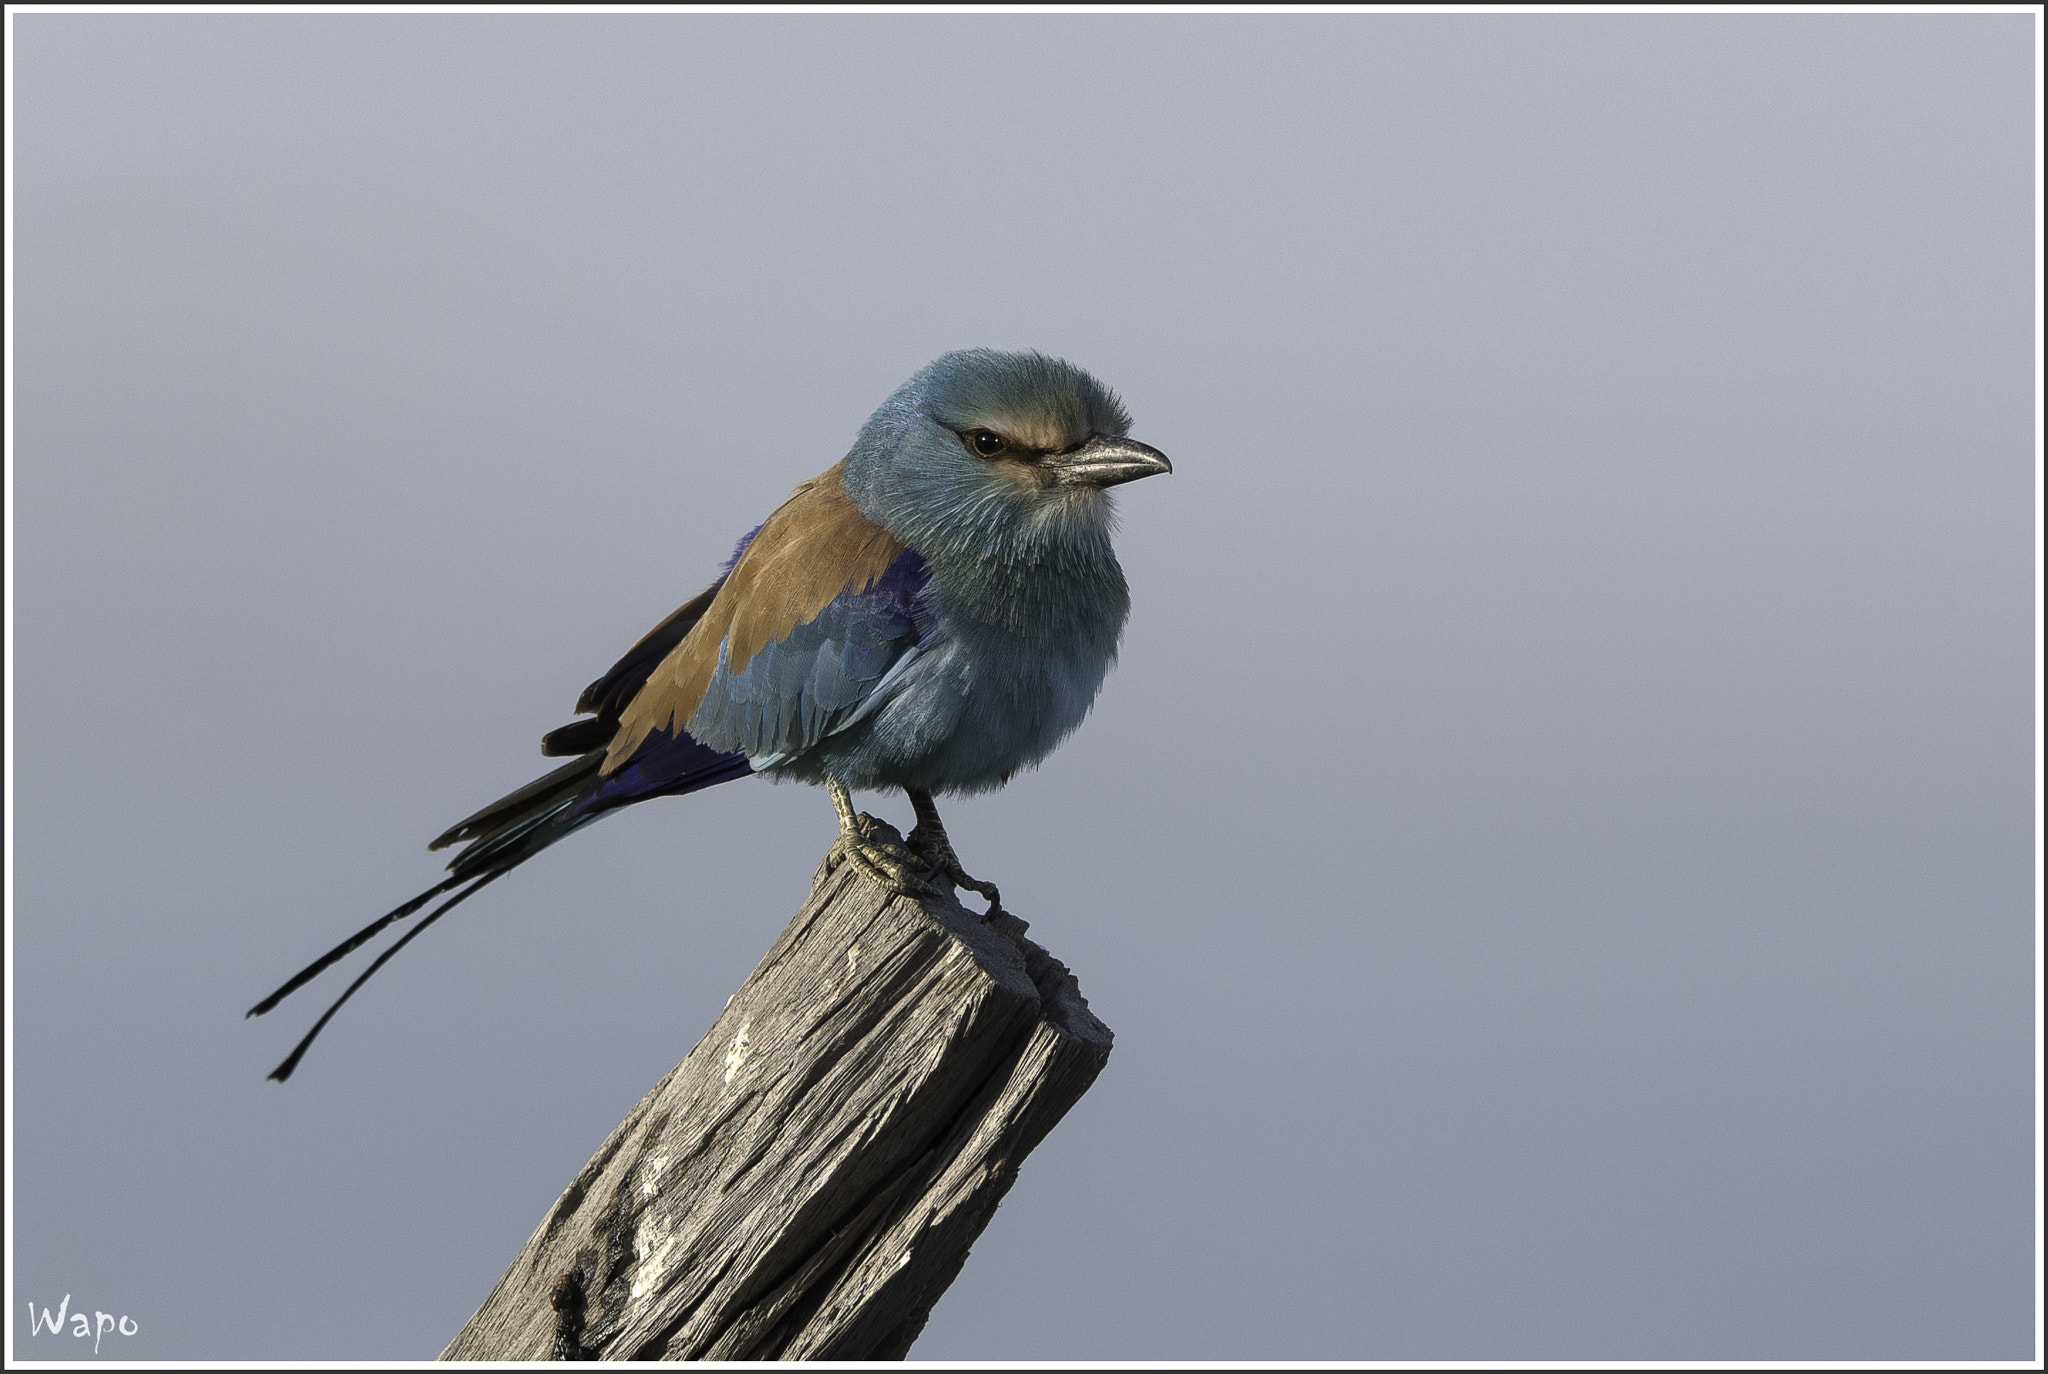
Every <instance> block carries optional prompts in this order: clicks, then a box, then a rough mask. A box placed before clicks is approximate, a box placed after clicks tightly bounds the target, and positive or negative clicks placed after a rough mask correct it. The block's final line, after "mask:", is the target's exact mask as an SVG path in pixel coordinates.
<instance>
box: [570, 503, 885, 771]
mask: <svg viewBox="0 0 2048 1374" xmlns="http://www.w3.org/2000/svg"><path fill="white" fill-rule="evenodd" d="M843 468H844V464H842V463H834V464H833V465H832V466H831V467H829V468H827V469H826V470H825V471H824V472H822V473H819V474H818V475H817V476H816V477H813V478H812V479H811V480H810V481H808V482H805V483H804V484H803V485H801V486H799V487H798V488H797V489H796V491H795V492H794V493H792V494H791V496H790V498H789V499H788V500H787V501H785V502H783V503H782V505H781V506H780V507H778V508H777V509H776V512H775V514H773V515H771V516H769V517H768V522H767V523H766V524H764V525H762V526H761V532H760V533H759V534H756V535H755V536H754V538H753V542H752V543H750V544H748V545H747V549H746V552H745V553H743V554H741V555H740V560H739V562H737V563H735V564H734V565H733V569H732V571H731V572H730V573H729V574H727V575H726V579H725V582H724V583H723V584H722V585H721V586H720V587H719V588H718V593H717V595H716V596H714V597H713V598H712V600H711V605H710V606H709V607H708V608H707V609H706V610H705V611H704V613H703V616H702V618H701V619H699V620H698V621H697V623H696V625H695V626H694V627H693V628H692V629H691V630H690V632H689V633H688V634H687V635H685V636H684V637H683V640H682V642H681V643H680V644H677V645H676V646H675V648H673V649H671V650H670V651H669V653H668V655H667V656H666V657H665V658H663V659H662V660H661V662H660V663H659V664H658V665H656V667H655V669H654V671H653V672H651V673H649V674H648V676H647V684H646V685H645V686H644V687H642V688H641V689H640V690H639V692H637V693H636V694H635V695H634V697H633V699H632V700H631V701H630V702H628V703H627V704H626V707H625V709H624V710H623V711H622V712H621V713H620V716H619V731H618V733H617V734H616V735H614V736H613V737H612V741H611V748H610V750H609V751H608V752H607V753H606V754H605V760H604V771H605V772H607V773H609V772H611V771H612V770H613V769H615V768H617V767H618V766H619V765H620V764H621V763H623V762H624V761H625V760H626V759H628V758H630V757H631V756H632V753H633V751H634V750H635V749H638V748H639V747H640V744H641V741H643V740H645V739H646V738H647V736H648V735H649V734H651V733H652V732H654V731H656V730H660V731H664V732H667V733H670V734H673V733H675V732H676V731H678V730H681V729H684V728H686V727H687V725H688V722H689V719H690V717H691V716H692V715H694V714H695V713H696V710H697V707H698V705H699V704H700V703H701V702H702V701H703V700H704V692H705V689H706V688H708V687H709V686H710V685H711V676H712V674H713V673H715V672H717V671H718V650H719V646H720V645H721V644H725V645H727V649H726V664H727V669H728V671H730V672H734V673H738V672H741V671H744V670H745V668H746V666H747V664H748V663H749V662H751V661H752V659H753V657H754V655H755V654H757V653H759V652H760V651H761V648H762V646H763V645H766V644H771V643H775V642H778V641H780V640H783V639H786V638H788V637H789V632H790V631H791V630H793V629H795V628H796V627H797V626H799V625H803V624H807V623H809V622H810V621H812V620H815V619H817V618H818V614H819V612H821V611H823V610H824V609H825V607H827V606H828V605H830V604H831V603H832V600H833V598H835V597H837V596H839V595H840V594H841V593H842V592H847V591H859V590H861V589H862V588H864V587H866V586H867V585H868V584H869V583H870V582H873V581H875V580H876V579H877V578H879V577H881V575H882V574H883V573H884V572H886V571H888V568H889V565H890V563H892V562H893V561H895V558H896V555H897V554H899V553H901V552H903V544H902V542H901V541H899V540H898V539H897V538H896V536H894V535H892V534H890V533H889V532H888V531H887V530H885V529H883V528H882V527H881V526H880V525H877V524H876V523H874V521H872V520H870V519H868V518H867V517H866V516H865V515H862V514H861V513H860V509H859V507H857V506H855V505H854V504H853V499H852V498H851V497H849V496H848V495H847V494H846V484H845V482H844V481H843V480H842V469H843Z"/></svg>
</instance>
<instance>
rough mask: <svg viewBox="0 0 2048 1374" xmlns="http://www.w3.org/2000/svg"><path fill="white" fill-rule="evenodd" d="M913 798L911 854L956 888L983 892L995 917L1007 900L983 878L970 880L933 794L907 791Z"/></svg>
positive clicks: (908, 837)
mask: <svg viewBox="0 0 2048 1374" xmlns="http://www.w3.org/2000/svg"><path fill="white" fill-rule="evenodd" d="M903 792H904V795H905V796H907V797H909V798H910V805H911V807H912V808H913V809H915V810H916V812H917V825H916V826H915V827H914V828H913V829H912V830H911V832H910V834H909V835H908V836H907V837H906V839H905V843H907V844H908V845H909V846H910V851H911V852H912V853H913V854H915V855H917V856H918V857H919V858H921V859H923V860H924V861H925V862H926V863H928V864H930V865H931V866H932V871H933V872H935V873H938V874H940V875H942V876H943V877H944V878H945V879H946V880H947V881H948V882H950V883H952V884H953V886H955V887H964V888H966V889H967V890H968V891H970V892H979V893H980V894H981V895H982V896H984V897H986V898H988V914H989V915H991V916H993V915H995V914H996V913H997V912H999V911H1001V910H1002V909H1003V899H1002V898H1001V897H1000V896H998V895H997V893H996V885H995V884H994V883H985V882H983V881H981V879H979V878H970V877H968V876H967V870H966V869H964V868H962V867H960V856H959V855H958V854H955V853H954V852H953V841H952V840H950V839H948V838H947V837H946V827H945V824H944V823H943V822H941V821H940V820H939V808H938V806H937V805H936V804H934V803H933V801H932V794H931V793H929V792H920V791H918V790H917V789H916V788H914V787H906V788H904V789H903Z"/></svg>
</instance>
